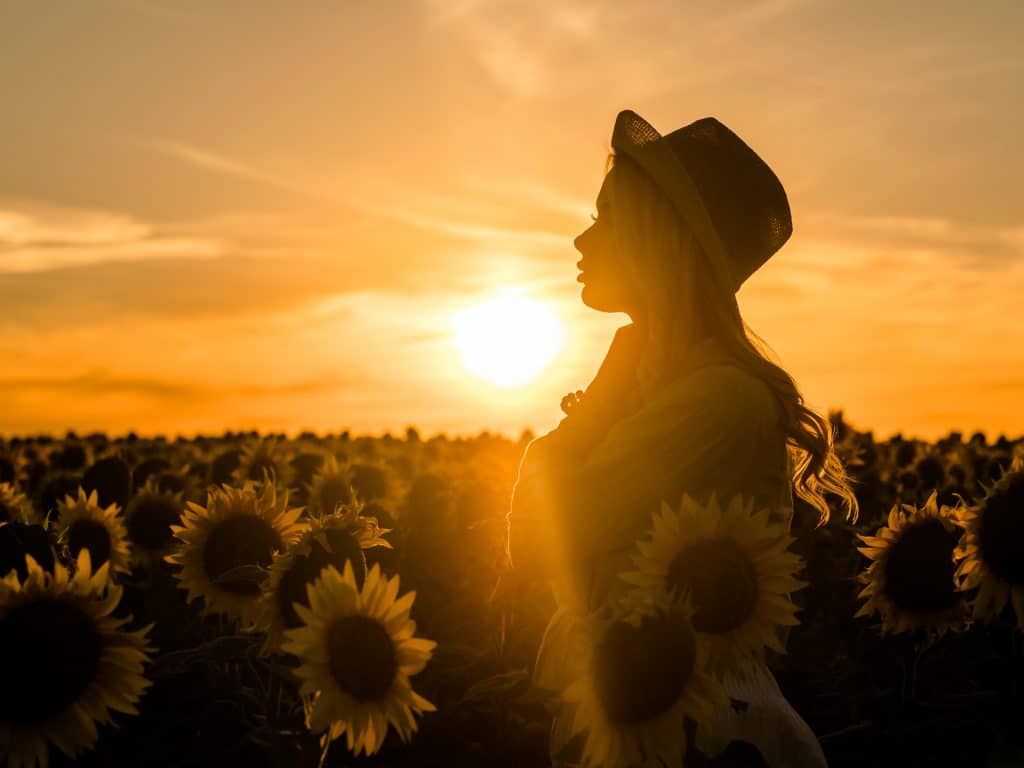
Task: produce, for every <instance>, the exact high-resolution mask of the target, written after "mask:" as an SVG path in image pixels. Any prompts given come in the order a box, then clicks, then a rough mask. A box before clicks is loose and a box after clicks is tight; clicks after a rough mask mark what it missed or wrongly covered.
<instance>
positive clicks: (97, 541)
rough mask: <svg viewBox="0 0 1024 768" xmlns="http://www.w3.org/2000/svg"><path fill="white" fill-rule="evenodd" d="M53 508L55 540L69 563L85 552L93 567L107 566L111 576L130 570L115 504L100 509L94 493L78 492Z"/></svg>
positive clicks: (123, 531)
mask: <svg viewBox="0 0 1024 768" xmlns="http://www.w3.org/2000/svg"><path fill="white" fill-rule="evenodd" d="M57 506H58V514H59V517H58V531H59V540H60V542H61V543H62V544H63V545H64V546H66V547H67V549H68V553H69V554H70V556H71V557H72V559H74V558H77V557H78V553H79V552H81V551H82V550H83V549H88V550H89V555H90V558H91V560H92V562H94V563H95V564H96V565H97V566H101V565H104V564H106V563H109V564H110V570H111V572H112V573H127V572H128V571H129V570H131V555H130V553H129V550H128V540H127V533H126V532H125V529H124V523H123V522H122V521H121V516H120V515H119V514H118V507H117V505H116V504H111V505H110V506H108V507H102V506H100V503H99V496H98V494H97V492H96V491H92V492H91V493H89V494H88V495H86V492H85V490H83V489H82V488H79V489H78V494H77V496H75V497H72V496H65V497H64V500H63V501H61V502H59V503H58V505H57Z"/></svg>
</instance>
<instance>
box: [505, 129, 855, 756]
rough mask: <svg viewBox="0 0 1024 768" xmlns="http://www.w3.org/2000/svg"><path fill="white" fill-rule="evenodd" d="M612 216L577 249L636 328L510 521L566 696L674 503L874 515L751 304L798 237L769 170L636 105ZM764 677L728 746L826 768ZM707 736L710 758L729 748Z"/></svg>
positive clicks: (600, 202) (597, 287)
mask: <svg viewBox="0 0 1024 768" xmlns="http://www.w3.org/2000/svg"><path fill="white" fill-rule="evenodd" d="M597 214H598V215H597V216H596V217H595V218H594V223H593V225H591V226H590V227H589V228H588V229H586V230H585V231H584V232H583V233H581V234H580V235H579V236H578V237H577V238H576V240H575V245H576V248H577V249H578V250H579V252H580V253H581V254H582V257H581V259H580V261H579V264H578V266H579V268H580V270H581V274H580V275H579V277H578V278H577V279H578V280H579V281H580V282H581V283H582V284H583V290H582V300H583V302H584V303H585V304H586V305H587V306H589V307H592V308H594V309H596V310H599V311H602V312H624V313H626V314H628V315H629V316H630V318H631V319H632V323H631V324H629V325H626V326H624V327H622V328H620V329H619V330H618V331H617V332H616V334H615V338H614V340H613V341H612V344H611V347H610V349H609V350H608V354H607V356H606V357H605V360H604V362H603V363H602V365H601V367H600V369H599V370H598V372H597V375H596V377H595V378H594V380H593V381H592V382H591V384H590V385H589V386H588V387H587V389H586V391H585V392H579V391H577V392H576V393H574V394H571V395H567V396H566V397H565V398H564V399H563V401H562V408H563V410H564V411H565V413H566V416H565V418H564V419H562V421H561V422H560V423H559V425H558V427H557V428H556V429H554V430H553V431H552V432H550V433H548V434H546V435H544V436H542V437H540V438H538V439H536V440H534V441H532V442H531V443H530V444H529V446H528V447H527V451H526V453H525V455H524V456H523V459H522V462H521V464H520V468H519V476H518V478H517V480H516V485H515V488H514V490H513V495H512V504H511V508H510V512H509V528H508V536H509V539H508V554H509V557H510V562H511V565H512V569H513V570H512V572H513V573H518V574H520V575H523V576H525V577H527V578H535V577H540V578H543V579H545V580H547V581H550V583H551V586H552V588H553V591H554V595H555V600H556V603H557V610H556V612H555V614H554V616H553V617H552V618H551V620H550V622H549V624H548V627H547V630H546V632H545V635H544V639H543V640H542V642H541V647H540V649H539V651H538V655H537V661H536V665H535V668H534V673H533V679H534V683H535V684H536V685H537V686H539V687H542V688H546V689H550V690H551V691H554V692H560V691H562V690H564V688H565V686H566V684H567V683H568V682H570V681H568V680H567V679H566V670H567V669H568V668H569V666H570V664H569V661H570V655H571V654H572V653H573V651H572V650H571V648H572V637H573V633H574V630H575V628H576V627H577V626H578V621H579V618H580V617H582V616H585V615H586V614H588V613H590V612H592V611H594V610H596V609H597V608H598V607H599V606H600V605H602V604H603V603H605V602H606V601H607V600H608V599H609V598H611V597H613V596H614V595H615V593H616V590H618V589H620V588H621V584H620V580H618V578H617V577H618V574H619V573H620V572H622V571H623V570H627V569H628V566H629V565H630V563H629V560H628V553H629V551H630V550H631V549H632V547H633V545H634V543H635V542H636V540H637V539H638V538H640V537H641V536H642V535H643V534H644V533H645V531H646V530H647V529H648V528H649V526H650V521H651V513H652V512H653V511H655V510H656V509H657V508H658V507H659V506H660V503H661V501H662V500H665V501H667V502H669V503H670V504H673V505H675V504H678V502H679V499H680V497H681V494H682V493H683V492H686V493H688V494H689V495H690V496H692V497H694V498H695V499H697V500H698V501H701V502H703V501H706V500H707V499H708V498H709V496H710V494H712V493H715V494H717V496H718V498H719V499H728V498H731V497H732V496H733V495H735V494H743V495H744V496H745V497H746V498H751V497H752V498H753V499H754V501H755V506H756V507H757V508H763V507H767V508H769V509H771V510H772V511H773V514H774V515H775V517H776V519H778V520H785V521H787V523H789V522H791V520H792V514H793V495H792V493H793V490H795V491H796V493H797V494H798V495H799V496H800V497H801V498H802V499H804V500H805V501H806V502H808V503H809V504H810V505H811V506H812V507H813V508H815V509H816V510H817V511H818V513H819V517H820V519H821V520H822V521H825V520H827V519H828V516H829V507H828V505H827V503H826V501H825V498H824V494H825V493H833V494H835V495H837V496H838V497H839V499H840V501H841V503H842V505H843V507H844V508H845V512H846V514H847V516H849V517H855V516H856V513H857V502H856V499H855V497H854V495H853V493H852V491H851V489H850V486H849V483H848V480H847V476H846V473H845V470H844V468H843V465H842V464H841V462H840V461H839V459H838V457H837V456H836V455H835V453H834V452H833V446H832V432H831V428H830V425H829V423H828V421H827V420H826V419H825V418H823V417H822V416H820V415H818V414H816V413H814V412H813V411H812V410H810V409H809V408H808V407H806V406H805V405H804V402H803V398H802V396H801V395H800V393H799V391H798V389H797V387H796V385H795V384H794V382H793V380H792V378H791V377H790V376H789V375H788V374H787V373H786V372H785V371H783V370H782V369H781V368H780V367H779V366H778V365H776V364H775V363H773V362H771V361H770V360H769V359H768V358H767V356H766V353H765V352H764V351H763V349H764V347H763V346H762V344H763V343H762V342H760V339H758V337H757V336H756V335H755V334H754V333H753V331H751V330H750V329H749V328H748V327H747V326H746V324H745V323H744V321H743V319H742V318H741V316H740V312H739V307H738V305H737V303H736V297H735V293H736V291H737V290H738V289H739V287H740V285H741V284H742V283H743V282H744V280H746V278H747V277H749V276H750V275H751V274H753V272H754V271H755V270H757V269H758V268H759V267H760V266H761V265H762V264H764V263H765V262H766V261H767V260H768V259H769V258H770V257H771V256H772V254H774V253H775V252H776V251H777V250H778V249H779V248H780V247H781V246H782V245H783V243H785V242H786V240H787V239H788V238H789V236H790V233H791V231H792V223H791V219H790V211H789V203H788V200H787V198H786V193H785V191H784V190H783V188H782V185H781V183H780V182H779V180H778V178H777V177H776V176H775V174H774V173H773V172H772V170H771V169H770V168H769V167H768V165H766V164H765V163H764V161H762V160H761V158H760V157H758V155H757V154H756V153H755V152H754V151H753V150H752V149H750V147H748V146H747V145H746V144H745V143H744V142H743V141H742V140H741V139H740V138H739V137H738V136H736V134H734V133H733V132H732V131H731V130H729V129H728V128H727V127H726V126H724V125H723V124H722V123H720V122H719V121H717V120H716V119H714V118H710V117H708V118H704V119H701V120H698V121H696V122H694V123H691V124H689V125H686V126H684V127H682V128H680V129H678V130H676V131H674V132H672V133H670V134H668V135H666V136H661V135H660V134H659V133H658V132H657V131H656V130H655V129H654V128H653V127H652V126H651V125H650V124H649V123H647V122H646V121H645V120H644V119H643V118H641V117H640V116H639V115H637V114H636V113H635V112H632V111H630V110H625V111H623V112H620V113H619V115H618V117H617V118H616V121H615V126H614V129H613V132H612V149H611V151H610V153H609V156H608V161H607V164H606V174H605V178H604V182H603V184H602V186H601V189H600V191H599V193H598V196H597ZM784 641H785V638H783V642H784ZM748 672H749V674H748V676H747V679H746V681H745V682H744V683H742V684H741V683H739V682H736V681H732V682H731V683H728V682H727V685H726V688H727V692H728V693H729V694H730V695H731V696H732V697H733V698H735V699H741V700H743V701H745V702H747V703H748V707H747V709H746V711H745V712H744V713H743V714H739V713H736V712H731V711H726V712H720V713H719V716H718V721H717V722H716V724H715V729H714V731H713V733H715V734H718V735H717V736H716V737H712V738H717V739H723V738H725V739H726V742H725V743H728V739H737V740H746V741H750V742H752V743H754V744H756V745H757V746H758V748H759V749H760V750H761V752H762V755H763V756H764V757H765V759H766V760H767V761H768V764H769V765H771V766H773V768H775V767H776V766H780V765H787V766H788V765H799V766H802V767H804V768H806V767H807V766H814V765H824V757H823V755H822V752H821V750H820V747H819V746H818V744H817V741H816V739H815V738H814V735H813V733H812V732H811V731H810V729H809V728H808V727H807V725H806V724H805V723H804V722H803V720H801V719H800V717H799V716H798V715H797V714H796V712H795V711H793V709H792V708H791V707H790V706H789V704H788V703H787V702H786V700H785V698H784V697H783V696H782V694H781V693H780V692H779V689H778V686H777V685H776V684H775V680H774V678H773V677H772V675H771V673H770V672H769V671H768V670H767V668H766V667H764V666H763V665H761V666H759V667H756V668H754V667H752V668H751V669H750V670H748ZM730 686H731V687H730ZM571 720H572V717H571V715H569V714H565V713H562V714H560V715H556V716H555V721H554V724H553V727H552V732H551V755H552V760H553V761H554V763H555V764H556V765H572V764H573V762H572V761H573V760H578V759H579V753H578V744H575V745H574V743H573V742H570V741H569V736H570V735H571V733H572V729H571V722H570V721H571ZM701 738H702V735H701V734H700V733H698V734H697V743H698V745H699V746H701V748H702V749H706V751H708V752H709V753H711V754H713V753H715V752H716V751H719V750H720V749H721V748H723V747H724V746H725V744H724V743H716V742H714V741H709V740H708V737H707V736H706V735H705V736H704V737H703V738H704V742H703V743H702V742H701ZM574 741H577V740H574ZM574 749H575V750H576V752H575V755H573V752H574Z"/></svg>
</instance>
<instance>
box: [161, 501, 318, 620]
mask: <svg viewBox="0 0 1024 768" xmlns="http://www.w3.org/2000/svg"><path fill="white" fill-rule="evenodd" d="M301 514H302V508H301V507H295V508H289V507H288V492H287V491H284V492H283V493H281V494H279V493H278V492H277V488H276V486H275V485H274V483H272V482H271V483H264V484H260V485H256V484H255V483H252V482H246V483H245V484H244V485H243V486H242V487H241V488H232V487H231V486H228V485H223V486H221V487H219V488H213V489H211V490H210V491H209V492H208V493H207V496H206V506H205V507H204V506H202V505H200V504H196V503H195V502H192V501H190V502H188V503H187V504H186V508H185V513H184V515H183V516H182V525H174V526H171V530H172V531H173V532H174V535H175V536H176V537H177V538H178V539H179V541H180V544H179V545H178V547H177V549H176V550H175V551H174V552H173V553H172V554H170V555H168V556H167V557H166V558H165V559H166V561H167V562H168V563H171V564H174V565H180V566H181V571H180V572H179V573H178V581H179V582H180V584H179V586H180V587H181V588H182V589H184V590H187V592H188V601H189V602H192V601H193V600H195V599H196V598H198V597H201V598H202V599H203V604H204V608H205V610H206V612H207V613H222V614H225V615H226V616H228V617H229V618H232V619H238V620H239V621H241V622H242V623H243V624H251V623H253V621H254V620H255V619H256V617H257V616H258V615H259V603H260V594H261V591H260V584H261V583H262V581H263V579H264V578H265V577H266V572H265V569H267V568H269V567H270V564H271V563H272V562H273V558H274V553H275V552H280V551H282V550H284V549H285V548H286V547H288V545H290V544H292V543H293V542H295V541H296V540H297V539H298V538H299V537H300V536H301V535H302V533H303V531H304V530H305V525H303V524H301V523H299V522H298V519H299V516H300V515H301Z"/></svg>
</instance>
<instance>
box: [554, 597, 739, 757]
mask: <svg viewBox="0 0 1024 768" xmlns="http://www.w3.org/2000/svg"><path fill="white" fill-rule="evenodd" d="M691 618H692V609H691V608H690V607H689V605H688V603H687V602H686V601H685V600H680V599H678V598H674V597H672V596H670V595H668V593H665V592H662V594H661V595H660V596H657V595H651V596H647V597H645V598H644V599H638V596H637V595H635V594H634V595H633V596H632V599H631V600H629V601H619V602H613V603H611V604H609V605H608V606H606V607H605V608H604V609H602V610H601V611H599V612H597V613H595V614H593V615H591V616H590V617H588V618H587V619H586V620H585V621H584V623H583V632H582V633H581V637H582V641H581V644H580V647H579V648H578V649H577V650H578V655H577V664H578V668H577V669H576V670H575V671H574V675H573V676H574V677H575V679H574V680H573V682H572V683H570V685H569V686H568V687H567V688H566V690H565V691H564V693H563V696H562V700H563V703H564V705H565V706H567V707H574V708H575V709H576V712H575V715H574V716H573V718H572V723H573V724H572V730H573V731H574V732H575V733H580V732H583V731H585V732H586V737H585V743H584V747H583V754H584V763H585V764H587V765H602V766H610V767H612V768H619V767H624V766H631V765H635V764H639V763H642V762H644V761H645V760H649V761H651V763H652V764H653V761H654V760H655V758H658V759H660V760H662V761H664V762H665V763H666V764H669V765H676V764H680V763H681V762H682V756H683V755H684V754H685V752H686V736H685V730H684V720H685V718H688V717H689V718H692V719H693V720H695V721H696V722H698V723H699V724H703V725H705V726H707V725H709V724H710V721H711V719H712V717H713V715H714V712H715V709H716V707H718V706H721V705H723V704H724V703H725V697H724V693H723V691H722V689H721V687H720V686H719V685H718V683H717V682H716V681H715V680H714V678H713V677H712V676H711V675H710V674H709V672H708V670H707V663H706V662H707V647H706V640H704V639H703V638H702V636H701V635H700V634H699V633H697V631H696V630H695V628H694V626H693V624H692V621H691Z"/></svg>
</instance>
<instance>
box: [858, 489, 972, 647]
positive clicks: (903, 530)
mask: <svg viewBox="0 0 1024 768" xmlns="http://www.w3.org/2000/svg"><path fill="white" fill-rule="evenodd" d="M857 536H858V538H859V539H860V540H861V541H863V542H864V543H865V544H867V546H866V547H858V548H857V550H858V551H859V552H860V553H861V554H863V555H864V556H865V557H867V558H868V559H869V560H871V561H872V562H871V564H870V565H869V566H868V567H867V568H866V569H865V570H864V571H862V572H861V573H860V574H859V575H858V577H857V578H858V579H859V580H860V581H861V582H862V583H863V584H864V585H865V587H864V589H862V590H861V592H860V595H859V597H862V598H864V600H865V602H864V605H863V606H861V608H860V610H858V611H857V613H856V615H857V616H870V615H872V614H873V613H875V612H877V613H878V614H879V616H880V617H881V619H882V628H881V631H882V633H883V634H885V633H887V632H897V633H898V632H910V631H914V630H918V629H923V630H926V631H928V632H929V633H930V634H931V635H933V636H936V637H941V636H942V635H943V634H945V632H946V631H947V630H951V629H952V630H960V629H963V628H964V627H965V626H966V624H967V610H966V608H967V606H966V601H965V600H964V594H963V593H962V592H960V591H958V590H957V587H956V583H955V580H954V571H955V569H956V568H955V565H954V561H953V553H954V549H955V548H956V546H957V543H958V541H959V540H960V537H961V528H960V527H959V526H958V525H957V522H956V518H955V512H954V510H953V509H952V508H951V507H946V506H941V505H939V503H938V501H937V494H936V492H935V491H932V493H931V495H930V496H929V497H928V499H927V501H925V503H924V504H923V505H922V506H921V507H917V506H916V505H914V504H901V505H894V506H893V507H892V509H891V510H890V511H889V521H888V525H885V526H882V527H881V528H879V529H878V532H877V534H876V535H875V536H862V535H860V534H857Z"/></svg>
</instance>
